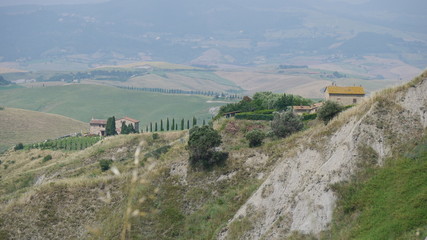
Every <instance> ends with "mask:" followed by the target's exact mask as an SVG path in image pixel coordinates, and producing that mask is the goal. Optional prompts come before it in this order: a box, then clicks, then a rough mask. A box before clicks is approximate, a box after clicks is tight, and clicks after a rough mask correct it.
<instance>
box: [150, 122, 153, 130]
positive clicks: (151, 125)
mask: <svg viewBox="0 0 427 240" xmlns="http://www.w3.org/2000/svg"><path fill="white" fill-rule="evenodd" d="M150 132H153V123H152V122H150Z"/></svg>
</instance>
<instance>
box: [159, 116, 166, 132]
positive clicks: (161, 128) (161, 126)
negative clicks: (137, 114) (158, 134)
mask: <svg viewBox="0 0 427 240" xmlns="http://www.w3.org/2000/svg"><path fill="white" fill-rule="evenodd" d="M164 130H165V129H163V119H160V131H162V132H163V131H164Z"/></svg>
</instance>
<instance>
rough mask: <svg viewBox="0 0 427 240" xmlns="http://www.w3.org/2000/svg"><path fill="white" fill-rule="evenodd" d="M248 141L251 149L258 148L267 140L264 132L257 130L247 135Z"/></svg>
mask: <svg viewBox="0 0 427 240" xmlns="http://www.w3.org/2000/svg"><path fill="white" fill-rule="evenodd" d="M245 137H246V139H247V140H248V141H249V147H258V146H260V145H261V144H262V140H264V138H265V134H264V132H262V131H260V130H258V129H255V130H252V131H250V132H248V133H246V135H245Z"/></svg>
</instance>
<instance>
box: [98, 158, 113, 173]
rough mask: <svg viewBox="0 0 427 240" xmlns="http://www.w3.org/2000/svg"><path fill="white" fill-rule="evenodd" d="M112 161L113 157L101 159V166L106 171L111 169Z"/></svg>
mask: <svg viewBox="0 0 427 240" xmlns="http://www.w3.org/2000/svg"><path fill="white" fill-rule="evenodd" d="M112 163H113V160H111V159H102V160H99V166H100V167H101V171H103V172H105V171H107V170H108V169H110V167H111V164H112Z"/></svg>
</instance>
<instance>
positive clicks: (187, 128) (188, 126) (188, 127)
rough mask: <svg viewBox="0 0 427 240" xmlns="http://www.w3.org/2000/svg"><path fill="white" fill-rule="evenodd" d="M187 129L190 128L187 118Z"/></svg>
mask: <svg viewBox="0 0 427 240" xmlns="http://www.w3.org/2000/svg"><path fill="white" fill-rule="evenodd" d="M187 129H190V120H187Z"/></svg>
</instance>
